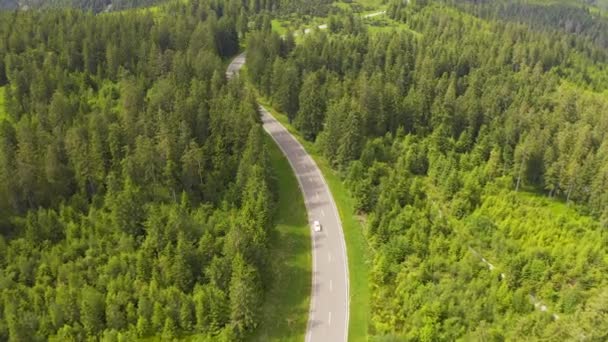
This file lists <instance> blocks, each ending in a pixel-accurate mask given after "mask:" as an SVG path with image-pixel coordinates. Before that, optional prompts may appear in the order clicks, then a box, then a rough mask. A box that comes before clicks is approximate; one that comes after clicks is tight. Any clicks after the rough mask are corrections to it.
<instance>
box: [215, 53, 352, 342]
mask: <svg viewBox="0 0 608 342" xmlns="http://www.w3.org/2000/svg"><path fill="white" fill-rule="evenodd" d="M244 63H245V53H242V54H241V55H239V56H237V57H236V58H235V59H234V60H233V61H232V63H230V65H229V66H228V69H227V71H226V76H227V77H228V78H232V77H234V76H235V75H238V71H239V69H240V68H241V67H242V66H243V65H244ZM259 110H260V114H261V117H262V122H263V125H264V129H265V130H266V132H268V134H270V136H271V137H272V138H273V139H274V141H275V142H276V143H277V145H278V146H279V148H280V149H281V150H282V151H283V154H284V155H285V156H286V157H287V159H288V161H289V163H290V164H291V167H292V168H293V170H294V173H295V175H296V177H297V179H298V183H299V185H300V190H301V191H302V194H303V196H304V202H305V204H306V210H307V212H308V221H309V227H310V229H311V240H312V259H313V267H312V272H313V273H312V291H311V298H310V312H309V316H308V326H307V328H306V341H307V342H309V341H328V342H342V341H346V340H347V339H348V315H349V294H348V261H347V256H346V246H345V242H344V234H343V231H342V222H341V221H340V216H339V214H338V209H337V207H336V204H335V203H334V199H333V197H332V194H331V192H330V190H329V187H328V186H327V183H326V182H325V179H324V178H323V175H322V174H321V171H320V170H319V168H318V166H317V164H316V163H315V162H314V160H313V159H312V158H311V157H310V155H308V153H307V152H306V150H305V149H304V148H303V147H302V145H301V144H300V143H299V142H298V141H297V140H296V139H295V138H294V137H293V136H292V135H291V134H290V133H289V132H288V131H287V129H286V128H285V127H283V125H281V124H280V123H279V122H278V121H277V120H276V119H275V118H274V117H273V116H272V115H271V114H270V113H269V112H268V111H267V110H266V109H265V108H264V107H262V106H260V107H259ZM315 220H318V221H319V222H320V223H321V225H322V227H323V228H322V230H321V232H315V231H314V230H313V229H312V222H313V221H315Z"/></svg>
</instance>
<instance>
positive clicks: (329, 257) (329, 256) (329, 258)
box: [327, 253, 331, 262]
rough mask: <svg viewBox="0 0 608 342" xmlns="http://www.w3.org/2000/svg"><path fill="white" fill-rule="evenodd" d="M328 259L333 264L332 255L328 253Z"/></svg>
mask: <svg viewBox="0 0 608 342" xmlns="http://www.w3.org/2000/svg"><path fill="white" fill-rule="evenodd" d="M327 259H328V260H329V262H331V253H327Z"/></svg>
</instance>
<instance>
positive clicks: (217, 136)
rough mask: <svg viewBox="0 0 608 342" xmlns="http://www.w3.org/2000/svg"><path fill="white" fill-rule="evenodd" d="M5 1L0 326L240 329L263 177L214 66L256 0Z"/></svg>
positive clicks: (253, 319)
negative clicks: (138, 5) (147, 3)
mask: <svg viewBox="0 0 608 342" xmlns="http://www.w3.org/2000/svg"><path fill="white" fill-rule="evenodd" d="M163 11H164V12H163V13H162V15H155V16H153V15H152V14H151V13H149V12H124V13H114V14H106V15H100V16H95V15H92V14H85V13H83V12H80V11H75V10H60V11H59V10H58V11H48V12H38V11H23V12H10V13H8V12H4V13H0V61H2V62H1V63H2V65H1V66H0V86H1V87H3V90H4V91H3V93H4V94H5V99H4V100H5V101H3V103H4V107H5V108H4V110H6V113H5V115H2V118H0V340H1V341H44V340H51V341H82V340H87V339H91V340H98V339H101V340H104V341H116V340H122V341H133V340H135V339H136V338H137V337H149V336H157V337H161V338H162V339H163V340H170V339H172V338H174V337H179V336H186V335H192V334H195V335H197V336H198V337H199V340H206V339H208V340H213V341H221V340H226V341H234V340H240V339H242V338H244V337H245V336H247V334H248V333H249V332H250V331H251V330H252V329H253V328H254V327H255V326H256V324H257V322H258V319H259V317H258V316H257V311H258V309H259V307H260V304H261V302H262V301H263V290H264V288H265V287H267V286H268V283H269V281H270V279H269V276H268V272H266V267H267V264H268V255H267V247H268V236H269V234H270V232H271V230H272V229H273V227H272V221H271V220H272V213H273V208H274V202H275V199H274V197H275V195H274V194H275V190H274V185H273V184H274V181H273V176H272V173H271V170H270V168H269V165H268V158H267V153H266V146H265V143H264V136H263V134H264V133H263V131H262V129H261V126H260V123H259V117H258V113H257V109H256V104H255V101H254V98H253V95H252V94H251V93H250V92H248V91H246V90H245V88H244V87H243V84H242V83H241V82H238V81H233V82H230V83H227V82H226V81H225V79H224V72H225V70H224V68H225V63H224V59H225V58H226V57H228V56H232V55H234V54H235V53H236V52H237V49H238V44H239V37H241V36H242V35H243V34H244V30H245V28H246V25H243V23H247V22H248V21H249V20H248V19H246V18H247V17H248V16H249V15H251V14H253V13H255V9H248V8H243V7H239V6H236V3H228V2H226V3H224V2H221V1H216V2H213V3H209V2H204V1H201V2H199V1H190V2H188V3H187V4H186V3H180V4H173V5H170V6H167V7H165V8H163Z"/></svg>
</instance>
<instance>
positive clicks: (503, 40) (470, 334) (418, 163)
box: [247, 1, 608, 341]
mask: <svg viewBox="0 0 608 342" xmlns="http://www.w3.org/2000/svg"><path fill="white" fill-rule="evenodd" d="M452 3H453V2H446V3H443V2H432V1H412V2H410V3H409V4H406V3H403V2H400V1H399V2H390V3H389V4H388V9H387V15H388V18H387V19H378V20H376V19H374V21H373V22H372V24H373V25H375V26H374V28H373V30H372V29H368V26H367V25H368V24H367V23H368V21H366V20H365V19H360V17H359V16H357V15H353V13H352V12H351V11H350V10H349V9H348V8H346V9H345V10H344V11H343V12H342V13H339V14H336V15H334V16H333V17H332V18H330V24H329V25H328V28H327V30H319V31H317V32H314V33H312V34H309V35H307V36H304V37H301V38H300V37H298V44H296V45H295V46H294V47H292V48H287V49H286V48H285V47H281V46H280V45H277V44H273V42H274V41H277V38H278V37H277V35H276V33H273V32H270V31H268V32H260V33H257V34H252V35H251V37H250V40H249V42H248V45H247V46H248V73H249V77H250V80H251V82H252V83H253V84H254V85H255V86H256V88H257V89H258V90H260V92H261V93H262V94H263V96H264V97H265V98H267V99H270V101H271V102H272V104H273V106H274V107H275V108H276V109H278V110H280V111H282V112H283V113H285V115H286V116H287V117H288V119H289V120H290V122H291V123H292V124H293V125H294V126H295V128H296V129H297V130H298V131H299V132H300V134H301V135H302V136H303V137H304V138H305V139H307V140H309V141H311V143H314V145H315V148H318V149H319V150H320V151H321V152H322V154H323V155H324V157H325V159H326V160H327V161H328V162H329V164H330V165H332V166H333V167H334V168H335V169H336V170H337V171H338V172H340V173H341V175H342V176H343V181H344V182H345V184H346V185H347V187H348V188H349V189H350V192H351V194H352V196H353V197H354V198H355V201H356V207H357V210H358V212H357V214H359V215H361V216H362V217H363V218H364V220H365V222H366V225H365V228H364V233H365V235H366V239H367V242H368V244H369V247H370V249H371V254H372V259H373V261H372V262H371V272H370V278H369V286H370V292H371V300H370V307H371V314H370V316H371V322H370V328H369V331H368V333H369V334H370V335H371V337H372V338H373V339H378V340H379V341H393V340H396V341H397V340H398V341H401V340H412V341H420V340H422V341H433V340H458V339H462V340H488V339H489V340H503V339H506V340H522V339H549V340H569V339H578V338H580V337H581V336H585V337H588V338H590V339H598V340H602V339H604V338H605V337H606V332H607V331H608V326H606V322H605V320H604V321H603V322H602V319H601V317H603V316H602V315H603V314H604V313H603V311H602V310H603V309H601V308H602V307H603V306H604V305H605V304H606V300H607V297H608V294H607V293H606V292H605V291H603V290H602V289H605V287H606V284H607V283H608V277H607V276H606V273H605V270H606V268H607V266H608V265H607V263H608V254H607V251H606V249H605V248H604V247H603V246H604V244H605V242H606V238H607V237H606V234H605V229H606V227H608V150H607V148H608V136H607V135H606V132H608V116H606V115H605V114H606V113H608V96H606V94H608V91H607V90H608V69H607V62H608V50H606V49H605V47H604V40H603V39H604V38H603V37H604V34H605V32H604V31H603V28H602V27H603V25H605V23H604V19H603V18H600V17H597V16H594V15H592V14H589V13H588V12H585V10H584V9H581V8H580V7H576V6H574V5H571V4H559V3H555V4H552V5H538V4H535V3H523V2H508V3H509V4H508V5H507V4H506V2H505V3H503V2H498V3H496V2H485V1H484V2H481V3H480V2H466V4H463V3H462V2H457V4H455V5H452ZM517 6H521V7H517ZM536 6H539V7H538V11H539V13H540V12H542V10H541V9H540V6H545V7H543V8H544V9H546V11H547V12H542V13H543V15H542V16H539V15H537V16H536V17H539V18H540V19H538V18H537V20H536V21H533V20H532V19H531V18H532V17H533V15H530V14H529V13H524V12H526V11H528V10H531V11H532V13H534V10H535V8H537V7H536ZM514 8H518V9H516V10H513V9H514ZM560 13H561V14H560ZM564 13H565V17H566V18H568V19H567V20H569V21H570V23H569V24H568V23H566V22H563V21H556V18H557V17H559V16H560V15H564ZM541 17H542V18H541ZM572 25H573V26H572ZM569 26H572V27H580V29H576V30H571V29H569ZM287 41H288V40H287ZM269 47H271V48H269ZM532 194H536V195H532Z"/></svg>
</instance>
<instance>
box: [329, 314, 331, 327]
mask: <svg viewBox="0 0 608 342" xmlns="http://www.w3.org/2000/svg"><path fill="white" fill-rule="evenodd" d="M329 325H331V311H330V312H329Z"/></svg>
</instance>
